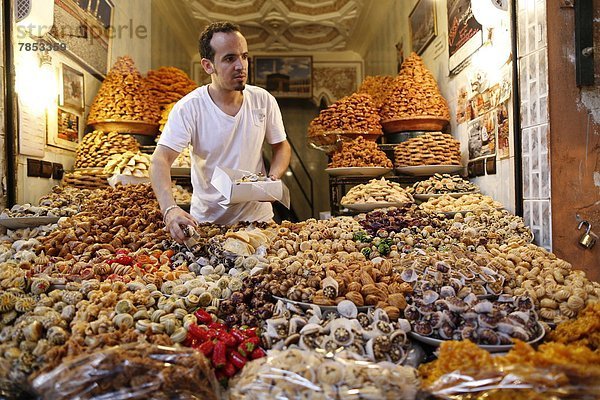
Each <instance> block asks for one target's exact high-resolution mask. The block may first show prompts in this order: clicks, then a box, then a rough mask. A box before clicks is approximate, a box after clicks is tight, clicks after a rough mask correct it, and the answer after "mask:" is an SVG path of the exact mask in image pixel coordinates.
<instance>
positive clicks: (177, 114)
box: [150, 22, 291, 242]
mask: <svg viewBox="0 0 600 400" xmlns="http://www.w3.org/2000/svg"><path fill="white" fill-rule="evenodd" d="M200 55H201V57H202V67H203V68H204V70H205V71H206V72H207V73H208V74H210V76H211V83H210V84H208V85H205V86H202V87H199V88H198V89H196V90H194V91H193V92H191V93H189V94H188V95H187V96H185V97H184V98H183V99H181V100H180V101H179V102H178V103H177V104H176V105H175V106H174V107H173V110H172V111H171V113H170V114H169V120H168V121H167V124H166V125H165V128H164V130H163V133H162V135H161V137H160V141H159V142H158V145H157V146H156V151H155V152H154V154H153V155H152V166H151V168H150V176H151V179H152V188H153V189H154V193H155V194H156V197H157V199H158V202H159V204H160V209H161V211H162V213H163V218H164V221H165V225H166V227H167V229H168V230H169V232H170V234H171V236H172V237H173V238H174V239H175V240H176V241H178V242H182V241H183V239H184V234H183V231H182V230H181V228H180V225H196V224H197V221H200V222H213V223H217V224H224V225H229V224H234V223H236V222H238V221H268V220H271V219H272V218H273V208H272V205H271V203H266V202H256V201H252V202H246V203H237V204H233V205H231V206H229V207H227V208H223V207H222V206H220V205H219V204H218V202H219V201H221V200H223V197H222V196H221V194H220V193H219V192H218V191H217V189H215V188H214V187H213V186H212V185H211V183H210V181H211V178H212V175H213V172H214V169H215V167H217V166H219V167H227V168H232V169H239V170H245V171H250V172H253V173H259V172H262V173H265V167H264V163H263V158H262V145H263V142H264V141H265V140H266V141H267V143H269V144H270V145H271V148H272V150H273V157H272V161H271V168H270V170H269V173H268V176H269V177H271V179H280V178H281V176H282V175H283V173H284V172H285V170H286V169H287V167H288V165H289V162H290V156H291V149H290V144H289V143H288V141H287V139H286V134H285V129H284V126H283V121H282V118H281V111H280V110H279V106H278V105H277V102H276V101H275V98H274V97H273V96H272V95H271V94H269V93H268V92H267V91H266V90H264V89H262V88H259V87H256V86H250V85H246V80H247V73H248V45H247V43H246V39H245V38H244V36H242V34H241V33H240V31H239V27H238V26H237V25H235V24H232V23H229V22H216V23H213V24H210V25H209V26H208V27H207V28H206V29H205V30H204V32H202V35H201V36H200ZM189 144H191V145H192V148H191V151H190V155H191V158H192V172H191V178H192V186H193V188H194V191H193V196H192V205H191V210H190V213H191V215H190V214H188V213H187V212H185V211H184V210H182V209H181V208H179V207H178V206H177V205H176V203H175V200H174V199H173V195H172V193H171V171H170V168H171V165H172V164H173V161H175V159H176V158H177V156H178V155H179V153H180V152H181V151H183V149H184V148H186V147H187V146H188V145H189Z"/></svg>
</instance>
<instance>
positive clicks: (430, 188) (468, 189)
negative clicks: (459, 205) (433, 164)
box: [408, 174, 479, 200]
mask: <svg viewBox="0 0 600 400" xmlns="http://www.w3.org/2000/svg"><path fill="white" fill-rule="evenodd" d="M408 191H409V192H410V193H411V194H412V195H413V196H414V197H415V198H416V199H419V200H428V199H430V198H432V197H440V196H442V195H444V194H448V195H450V196H452V197H460V196H462V195H464V194H468V193H475V192H479V187H478V186H477V185H475V184H474V183H472V182H469V181H468V180H466V179H464V178H461V177H460V176H458V175H449V174H434V175H433V176H432V177H430V178H429V179H426V180H424V181H419V182H416V183H415V184H413V185H412V187H410V188H409V189H408Z"/></svg>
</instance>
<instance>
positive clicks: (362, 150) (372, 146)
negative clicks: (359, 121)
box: [328, 136, 394, 168]
mask: <svg viewBox="0 0 600 400" xmlns="http://www.w3.org/2000/svg"><path fill="white" fill-rule="evenodd" d="M328 167H329V168H346V167H384V168H393V167H394V165H393V164H392V162H391V161H390V159H389V158H387V156H386V155H385V153H384V152H383V151H382V150H379V147H377V143H375V142H373V141H370V140H365V139H364V138H363V137H362V136H359V137H357V138H356V139H354V140H352V141H345V142H342V149H341V150H340V151H337V152H335V153H334V154H333V157H332V159H331V162H330V163H329V165H328Z"/></svg>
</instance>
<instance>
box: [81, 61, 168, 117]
mask: <svg viewBox="0 0 600 400" xmlns="http://www.w3.org/2000/svg"><path fill="white" fill-rule="evenodd" d="M159 119H160V108H159V106H158V103H157V102H156V100H155V99H154V97H153V96H152V95H151V94H150V91H149V90H148V87H147V85H146V81H145V80H144V78H143V77H142V75H141V74H140V73H139V71H138V70H137V68H136V67H135V65H134V63H133V60H132V59H131V58H130V57H128V56H124V57H119V58H118V59H117V62H116V63H115V65H114V66H113V67H112V69H111V70H110V71H109V72H108V75H107V76H106V79H105V80H104V82H102V86H100V90H98V93H97V94H96V97H95V98H94V102H93V103H92V106H91V107H90V113H89V115H88V124H93V123H95V122H101V121H137V122H145V123H150V124H156V123H158V121H159Z"/></svg>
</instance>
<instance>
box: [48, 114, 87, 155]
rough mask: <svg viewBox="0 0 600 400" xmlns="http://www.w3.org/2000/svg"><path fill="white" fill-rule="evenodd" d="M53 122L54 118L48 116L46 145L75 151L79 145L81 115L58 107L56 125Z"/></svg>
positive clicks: (81, 125)
mask: <svg viewBox="0 0 600 400" xmlns="http://www.w3.org/2000/svg"><path fill="white" fill-rule="evenodd" d="M53 120H54V118H53V117H51V116H50V115H49V116H48V138H47V142H48V145H49V146H54V147H59V148H61V149H65V150H71V151H75V150H76V149H77V145H78V144H79V141H80V138H81V133H82V128H83V124H82V119H81V114H77V113H74V112H72V111H71V110H66V109H64V108H62V107H58V109H57V113H56V123H53Z"/></svg>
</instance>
